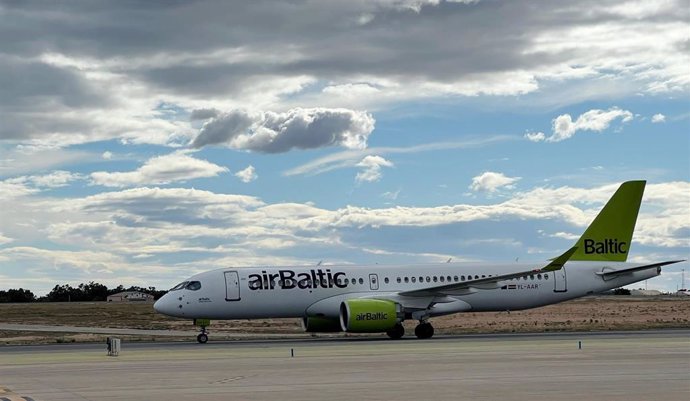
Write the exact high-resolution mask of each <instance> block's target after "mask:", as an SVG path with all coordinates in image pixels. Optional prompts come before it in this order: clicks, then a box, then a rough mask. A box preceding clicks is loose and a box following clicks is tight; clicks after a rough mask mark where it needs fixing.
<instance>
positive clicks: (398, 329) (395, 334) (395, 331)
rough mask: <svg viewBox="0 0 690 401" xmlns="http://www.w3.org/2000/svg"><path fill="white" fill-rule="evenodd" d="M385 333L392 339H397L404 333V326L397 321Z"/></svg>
mask: <svg viewBox="0 0 690 401" xmlns="http://www.w3.org/2000/svg"><path fill="white" fill-rule="evenodd" d="M386 334H387V335H388V337H390V338H391V339H393V340H399V339H401V338H402V336H404V335H405V328H404V327H403V325H402V324H400V323H398V324H396V325H395V326H393V328H392V329H390V330H388V331H387V332H386Z"/></svg>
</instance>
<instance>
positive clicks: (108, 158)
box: [101, 150, 113, 160]
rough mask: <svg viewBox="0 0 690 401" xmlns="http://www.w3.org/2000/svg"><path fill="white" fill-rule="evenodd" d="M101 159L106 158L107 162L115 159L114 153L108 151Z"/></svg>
mask: <svg viewBox="0 0 690 401" xmlns="http://www.w3.org/2000/svg"><path fill="white" fill-rule="evenodd" d="M101 157H102V158H104V159H105V160H110V159H112V158H113V153H112V152H110V151H107V150H106V151H105V152H103V154H102V155H101Z"/></svg>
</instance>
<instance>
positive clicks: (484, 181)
mask: <svg viewBox="0 0 690 401" xmlns="http://www.w3.org/2000/svg"><path fill="white" fill-rule="evenodd" d="M520 178H521V177H507V176H505V175H504V174H503V173H495V172H493V171H486V172H484V173H482V174H480V175H478V176H476V177H474V178H472V184H471V185H470V189H471V190H473V191H485V192H496V191H497V190H498V189H500V188H503V187H505V188H508V189H512V188H513V184H514V183H515V182H517V181H518V180H520Z"/></svg>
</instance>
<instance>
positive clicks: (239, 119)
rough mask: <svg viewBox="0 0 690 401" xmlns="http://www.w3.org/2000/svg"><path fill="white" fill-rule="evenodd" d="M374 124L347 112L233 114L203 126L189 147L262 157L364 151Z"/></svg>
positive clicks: (364, 116)
mask: <svg viewBox="0 0 690 401" xmlns="http://www.w3.org/2000/svg"><path fill="white" fill-rule="evenodd" d="M374 123H375V121H374V118H373V117H372V116H371V114H369V113H366V112H361V111H355V110H348V109H325V108H313V109H302V108H295V109H291V110H289V111H287V112H285V113H276V112H271V111H267V112H249V111H244V110H233V111H231V112H228V113H224V114H221V115H219V116H217V117H215V118H213V119H211V120H209V121H207V122H206V123H204V126H203V127H202V128H201V130H200V131H199V135H197V137H196V138H194V140H193V142H192V146H193V147H196V148H200V147H203V146H207V145H214V144H224V145H227V146H229V147H231V148H234V149H246V150H253V151H257V152H265V153H281V152H287V151H289V150H291V149H293V148H297V149H314V148H320V147H324V146H336V145H339V146H343V147H346V148H348V149H364V148H366V146H367V138H368V137H369V134H371V132H372V131H373V130H374Z"/></svg>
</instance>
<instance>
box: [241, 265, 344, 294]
mask: <svg viewBox="0 0 690 401" xmlns="http://www.w3.org/2000/svg"><path fill="white" fill-rule="evenodd" d="M344 278H345V273H343V272H335V273H332V272H331V270H330V269H326V270H322V269H317V270H313V269H312V270H309V271H308V272H303V273H295V272H294V271H293V270H278V272H277V273H268V272H266V271H265V270H262V271H261V274H250V275H249V289H250V290H273V289H276V288H280V289H284V290H289V289H292V288H299V289H302V290H304V289H308V288H319V287H321V288H333V287H338V288H345V287H347V284H345V283H344V281H343V279H344ZM276 280H278V281H276Z"/></svg>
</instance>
